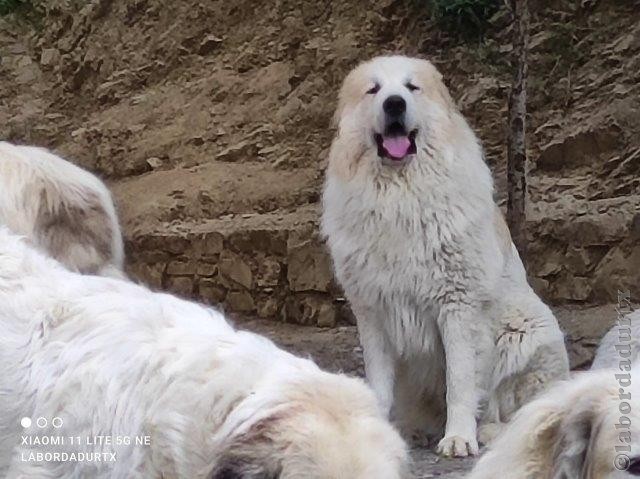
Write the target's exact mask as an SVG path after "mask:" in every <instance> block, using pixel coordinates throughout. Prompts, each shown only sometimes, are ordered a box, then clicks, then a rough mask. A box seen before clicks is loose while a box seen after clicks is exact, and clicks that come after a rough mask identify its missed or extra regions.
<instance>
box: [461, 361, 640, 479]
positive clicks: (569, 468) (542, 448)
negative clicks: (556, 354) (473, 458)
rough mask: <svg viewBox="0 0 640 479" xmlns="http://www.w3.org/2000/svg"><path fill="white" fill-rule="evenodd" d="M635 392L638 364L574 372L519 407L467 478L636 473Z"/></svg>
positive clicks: (567, 478) (638, 394) (639, 459)
mask: <svg viewBox="0 0 640 479" xmlns="http://www.w3.org/2000/svg"><path fill="white" fill-rule="evenodd" d="M629 382H630V384H629ZM638 398H640V365H636V366H635V367H634V369H632V370H630V371H629V369H626V370H623V371H621V370H620V369H618V368H616V369H603V370H597V371H590V372H587V373H578V376H577V377H576V378H574V379H573V380H571V381H567V382H562V383H559V384H557V385H555V386H554V387H553V388H552V389H551V390H550V391H548V392H547V393H546V394H544V395H543V396H542V397H540V398H538V399H536V400H535V401H533V402H531V403H529V404H527V405H526V406H525V407H524V408H522V409H521V410H520V411H519V412H518V413H517V414H516V416H515V418H514V420H513V422H512V423H511V424H510V425H509V426H508V428H507V429H506V430H505V431H504V433H503V434H502V435H501V436H499V437H498V438H497V439H496V440H495V441H494V442H493V443H492V444H491V446H490V448H489V450H488V451H487V453H486V454H485V455H484V456H483V457H482V458H481V459H480V461H479V462H478V464H477V465H476V467H475V469H474V470H473V472H472V473H471V474H470V475H469V476H468V479H495V478H497V477H499V478H502V479H623V478H631V477H637V476H640V399H638Z"/></svg>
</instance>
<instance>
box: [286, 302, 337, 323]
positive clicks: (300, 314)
mask: <svg viewBox="0 0 640 479" xmlns="http://www.w3.org/2000/svg"><path fill="white" fill-rule="evenodd" d="M283 316H284V320H285V321H286V322H289V323H296V324H304V325H314V326H320V325H322V326H323V327H330V326H335V325H336V323H337V315H336V310H335V307H334V306H333V302H332V299H331V298H330V297H320V296H315V295H295V296H289V297H287V298H286V300H285V306H284V309H283Z"/></svg>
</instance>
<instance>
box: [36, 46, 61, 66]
mask: <svg viewBox="0 0 640 479" xmlns="http://www.w3.org/2000/svg"><path fill="white" fill-rule="evenodd" d="M59 61H60V52H59V51H58V50H56V49H55V48H44V49H43V50H42V53H41V54H40V65H42V66H43V67H51V66H53V65H56V64H57V63H58V62H59Z"/></svg>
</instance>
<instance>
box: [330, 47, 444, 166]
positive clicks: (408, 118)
mask: <svg viewBox="0 0 640 479" xmlns="http://www.w3.org/2000/svg"><path fill="white" fill-rule="evenodd" d="M455 110H456V109H455V105H454V103H453V101H452V99H451V96H450V95H449V92H448V90H447V88H446V87H445V85H444V83H443V82H442V75H441V74H440V73H439V72H438V71H437V70H436V68H435V67H434V66H433V65H432V64H431V63H430V62H428V61H426V60H420V59H416V58H408V57H403V56H389V57H378V58H374V59H373V60H370V61H368V62H366V63H363V64H361V65H359V66H358V67H357V68H356V69H354V70H353V71H352V72H351V73H350V74H349V75H348V76H347V77H346V79H345V81H344V83H343V86H342V89H341V91H340V97H339V102H338V109H337V110H336V121H337V122H338V124H339V129H340V135H341V136H342V137H343V139H344V140H345V141H347V142H350V143H351V145H347V146H343V148H345V147H346V148H350V149H352V150H360V151H363V152H366V153H373V154H370V155H367V156H368V157H371V158H373V159H374V160H375V159H377V160H378V161H380V162H382V163H383V164H385V165H389V166H393V167H401V166H403V165H406V164H407V163H409V162H410V161H411V160H412V159H413V158H414V157H415V156H416V154H417V153H418V151H419V150H420V148H425V147H429V146H430V145H434V144H435V143H437V142H438V140H439V138H438V137H440V136H442V135H443V134H444V133H445V131H443V130H447V129H449V128H450V127H449V125H450V123H451V112H452V111H455ZM436 125H437V128H436Z"/></svg>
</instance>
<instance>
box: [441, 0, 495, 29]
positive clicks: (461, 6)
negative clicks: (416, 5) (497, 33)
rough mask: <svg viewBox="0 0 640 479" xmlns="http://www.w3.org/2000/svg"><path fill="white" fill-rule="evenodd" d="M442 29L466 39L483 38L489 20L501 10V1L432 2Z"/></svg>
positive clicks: (459, 0) (450, 0) (458, 0)
mask: <svg viewBox="0 0 640 479" xmlns="http://www.w3.org/2000/svg"><path fill="white" fill-rule="evenodd" d="M430 2H431V5H432V11H433V15H434V17H435V19H436V20H437V21H438V23H439V24H440V25H441V27H442V28H443V29H445V30H447V31H449V32H451V33H454V34H456V35H459V36H461V37H464V38H474V37H476V38H477V37H481V36H482V35H483V33H484V32H485V30H486V28H487V27H488V25H489V19H490V18H491V16H492V15H494V14H495V13H496V12H497V11H498V9H499V8H500V5H501V2H500V1H499V0H430Z"/></svg>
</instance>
